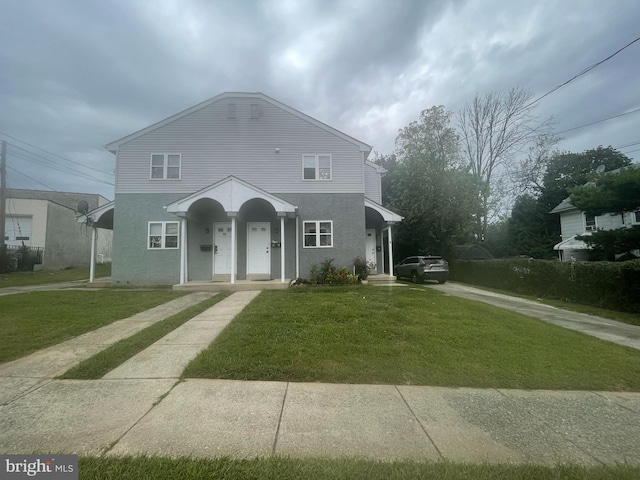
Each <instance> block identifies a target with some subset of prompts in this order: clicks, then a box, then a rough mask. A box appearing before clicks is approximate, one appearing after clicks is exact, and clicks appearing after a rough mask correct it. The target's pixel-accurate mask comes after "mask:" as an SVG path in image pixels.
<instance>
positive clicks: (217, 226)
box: [213, 223, 231, 275]
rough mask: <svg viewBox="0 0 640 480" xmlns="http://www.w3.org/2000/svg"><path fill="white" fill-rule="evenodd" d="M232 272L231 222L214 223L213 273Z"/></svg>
mask: <svg viewBox="0 0 640 480" xmlns="http://www.w3.org/2000/svg"><path fill="white" fill-rule="evenodd" d="M229 273H231V224H230V223H214V224H213V274H214V275H220V274H229Z"/></svg>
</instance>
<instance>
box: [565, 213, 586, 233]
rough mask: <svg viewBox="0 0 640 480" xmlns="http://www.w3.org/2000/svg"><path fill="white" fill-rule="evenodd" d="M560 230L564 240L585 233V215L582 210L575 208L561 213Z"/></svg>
mask: <svg viewBox="0 0 640 480" xmlns="http://www.w3.org/2000/svg"><path fill="white" fill-rule="evenodd" d="M560 231H561V232H562V240H567V239H569V238H571V237H573V236H574V235H581V234H583V233H584V217H583V215H582V212H580V211H578V210H575V211H572V212H568V213H563V214H561V215H560Z"/></svg>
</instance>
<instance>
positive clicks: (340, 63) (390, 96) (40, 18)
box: [0, 0, 640, 198]
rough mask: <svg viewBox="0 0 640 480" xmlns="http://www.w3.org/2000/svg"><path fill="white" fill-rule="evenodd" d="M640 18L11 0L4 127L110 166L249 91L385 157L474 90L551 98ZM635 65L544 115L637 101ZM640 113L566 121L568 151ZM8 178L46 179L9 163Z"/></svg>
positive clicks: (571, 10) (448, 7) (527, 8)
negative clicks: (513, 90) (223, 97)
mask: <svg viewBox="0 0 640 480" xmlns="http://www.w3.org/2000/svg"><path fill="white" fill-rule="evenodd" d="M639 16H640V15H639V11H638V7H637V6H636V5H635V2H626V1H619V2H609V3H605V4H603V3H602V2H600V1H596V0H585V1H583V2H580V3H579V4H577V3H574V2H555V1H552V0H546V1H539V2H535V3H534V4H530V5H527V4H520V3H519V2H509V3H506V2H503V1H500V0H492V1H479V0H466V1H456V2H446V1H444V0H442V1H433V2H431V1H430V2H425V1H423V0H406V1H403V2H396V1H393V0H379V1H373V2H372V1H366V0H352V1H348V2H345V1H338V0H332V1H322V0H310V1H308V2H298V1H294V0H264V1H248V0H247V1H238V0H218V1H216V2H210V1H206V0H180V1H179V0H163V1H157V2H130V1H126V0H116V1H111V2H100V1H97V0H95V1H94V0H89V1H83V2H77V1H72V0H57V1H56V2H39V1H35V0H23V1H21V2H6V3H5V5H3V29H2V30H0V111H2V115H0V131H2V132H5V133H6V134H9V135H12V136H14V137H17V138H20V139H22V140H25V141H27V142H30V143H32V144H34V145H37V146H39V147H41V148H44V149H46V150H49V151H52V152H54V153H57V154H59V155H61V156H63V157H65V158H69V159H71V160H74V161H77V162H81V163H84V164H86V165H88V166H90V167H93V168H98V169H100V170H108V171H110V170H112V169H113V167H114V158H113V156H112V155H111V154H109V153H108V152H106V151H105V150H104V149H103V148H102V146H103V145H104V144H105V143H107V142H109V141H112V140H115V139H117V138H120V137H122V136H124V135H127V134H129V133H131V132H133V131H136V130H138V129H140V128H144V127H145V126H148V125H149V124H151V123H153V122H156V121H158V120H161V119H163V118H165V117H167V116H169V115H172V114H174V113H176V112H178V111H181V110H183V109H185V108H188V107H190V106H192V105H194V104H196V103H199V102H201V101H204V100H206V99H207V98H210V97H212V96H214V95H217V94H219V93H221V92H223V91H244V90H246V91H263V92H264V93H266V94H268V95H271V96H273V97H274V98H276V99H278V100H281V101H283V102H284V103H287V104H289V105H291V106H292V107H294V108H297V109H299V110H301V111H304V112H305V113H308V114H310V115H312V116H315V117H316V118H318V119H319V120H321V121H323V122H326V123H328V124H330V125H332V126H335V127H336V128H338V129H341V130H343V131H344V132H345V133H348V134H350V135H353V136H355V137H357V138H360V139H361V140H362V141H364V142H367V143H370V144H372V145H373V146H374V148H375V149H376V150H378V151H381V152H383V153H389V152H391V151H392V149H393V144H394V139H395V136H396V134H397V131H398V129H400V128H402V127H404V126H405V125H406V124H408V123H409V122H410V121H412V120H415V119H416V118H417V116H418V114H419V112H420V111H421V110H423V109H425V108H429V107H431V106H432V105H440V104H444V105H445V106H446V107H447V108H448V109H449V110H457V109H459V108H460V107H461V106H462V105H463V104H464V103H465V102H467V101H469V100H471V99H472V98H473V96H474V95H475V94H476V93H481V94H482V93H487V92H489V91H499V90H505V89H508V88H510V87H513V86H517V85H520V86H523V87H525V88H527V89H529V90H531V91H532V92H533V94H534V96H539V95H542V94H543V93H545V92H546V91H548V90H549V89H550V88H552V87H553V86H555V85H557V84H559V83H561V82H563V81H565V80H567V79H568V78H570V77H571V76H573V75H575V74H577V73H578V72H579V71H580V70H582V69H583V68H584V67H586V66H589V65H591V64H592V63H594V62H596V61H599V60H601V59H603V58H604V57H606V56H607V55H609V54H611V53H612V52H613V51H615V50H616V49H617V48H620V47H621V46H622V45H624V44H625V43H627V42H629V41H631V40H632V39H633V38H635V37H637V36H638V29H637V22H638V18H639ZM639 76H640V42H639V43H638V44H635V45H634V46H632V47H630V48H629V49H627V50H625V51H624V52H622V53H621V54H620V55H618V56H616V57H615V58H613V59H612V60H610V61H608V62H606V63H605V64H603V65H601V66H599V67H598V68H596V69H594V70H593V71H592V72H589V73H588V74H586V75H585V76H583V77H581V78H580V79H577V80H576V81H574V82H572V83H571V84H569V85H567V86H566V87H563V88H562V89H560V90H558V91H557V92H555V93H554V94H552V95H550V96H549V97H547V98H545V99H544V100H542V101H541V102H540V103H539V106H538V109H537V110H538V113H539V114H540V115H541V116H548V115H554V116H555V117H556V119H557V121H558V123H557V129H558V130H563V129H567V128H571V127H575V126H578V125H581V124H584V123H588V122H591V121H595V120H598V119H601V118H604V117H607V116H612V115H616V114H619V113H622V112H624V111H629V110H631V109H633V108H640V91H639V90H638V88H637V79H638V78H639ZM639 123H640V113H639V114H637V115H629V116H627V117H622V118H621V119H617V120H613V121H610V122H605V123H602V124H599V125H596V126H594V127H590V128H587V129H581V130H576V131H574V132H569V133H567V134H566V135H565V140H564V142H563V143H562V144H561V145H560V147H561V148H563V149H568V150H572V151H581V150H584V149H587V148H593V147H595V146H597V145H599V144H604V145H609V144H611V145H614V146H616V145H622V144H626V143H630V142H633V141H636V140H640V138H638V136H639V134H638V131H640V129H639V128H638V125H639ZM0 138H6V139H7V140H8V141H9V142H10V143H12V144H15V145H18V146H22V147H25V148H26V146H25V145H24V144H20V143H18V142H17V141H15V140H13V139H11V138H7V137H4V136H3V135H1V134H0ZM632 149H633V148H632V147H629V148H627V149H626V150H627V151H628V150H632ZM13 151H14V152H17V150H13ZM623 151H624V150H623ZM11 152H12V150H10V153H11ZM40 154H42V155H44V156H46V154H44V153H42V152H40ZM630 156H631V157H635V158H640V156H639V155H638V152H635V153H630ZM24 157H25V156H24V155H23V156H22V157H20V156H19V155H15V156H14V158H12V157H11V155H10V156H9V162H10V165H12V166H13V168H15V169H18V170H20V171H22V172H24V173H26V174H28V175H29V176H32V177H33V178H34V179H36V180H38V181H40V182H42V183H45V184H47V185H50V186H51V187H53V188H55V189H58V190H82V191H96V192H99V193H102V194H103V195H105V196H107V197H110V198H112V197H113V191H112V188H110V187H108V186H105V185H102V184H98V183H93V182H90V181H88V180H86V179H81V178H78V177H73V176H70V175H65V174H62V173H61V172H58V171H56V170H51V169H47V168H43V167H42V166H41V165H40V166H39V165H37V164H34V163H31V162H28V161H27V158H29V157H28V155H27V156H26V157H27V158H24ZM51 158H52V159H53V160H55V161H56V162H62V163H64V162H63V161H62V160H60V159H57V158H56V157H51ZM70 166H72V165H70ZM73 168H79V167H77V165H76V166H73ZM86 172H87V173H91V174H94V175H100V174H98V173H97V172H95V171H90V170H87V171H86ZM100 176H101V177H102V178H105V179H109V178H110V177H108V176H106V175H100ZM111 178H112V177H111ZM9 182H10V185H12V186H16V187H35V186H37V185H34V184H33V183H32V182H31V181H29V180H26V179H24V178H21V177H20V175H18V174H15V172H12V171H10V176H9Z"/></svg>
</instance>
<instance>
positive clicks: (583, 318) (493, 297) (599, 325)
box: [420, 282, 640, 350]
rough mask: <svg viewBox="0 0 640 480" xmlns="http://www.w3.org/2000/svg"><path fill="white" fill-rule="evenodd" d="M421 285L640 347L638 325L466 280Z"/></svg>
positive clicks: (619, 342) (612, 340) (604, 338)
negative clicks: (512, 295) (492, 290)
mask: <svg viewBox="0 0 640 480" xmlns="http://www.w3.org/2000/svg"><path fill="white" fill-rule="evenodd" d="M420 288H431V289H433V290H438V291H439V292H442V293H444V294H446V295H453V296H456V297H463V298H468V299H470V300H475V301H478V302H483V303H488V304H490V305H495V306H496V307H500V308H504V309H507V310H511V311H513V312H518V313H521V314H523V315H527V316H529V317H534V318H538V319H540V320H544V321H545V322H549V323H553V324H554V325H559V326H561V327H564V328H569V329H571V330H577V331H578V332H582V333H586V334H587V335H591V336H593V337H597V338H600V339H602V340H607V341H609V342H613V343H617V344H618V345H622V346H625V347H631V348H635V349H636V350H640V326H637V325H630V324H628V323H622V322H616V321H615V320H609V319H607V318H602V317H596V316H594V315H587V314H584V313H577V312H572V311H569V310H563V309H561V308H556V307H552V306H551V305H545V304H544V303H539V302H534V301H531V300H527V299H524V298H519V297H511V296H508V295H502V294H499V293H494V292H490V291H487V290H481V289H479V288H474V287H470V286H468V285H464V284H462V283H455V282H448V283H445V284H444V285H439V284H436V283H429V284H425V285H423V286H421V287H420Z"/></svg>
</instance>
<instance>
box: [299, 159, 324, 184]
mask: <svg viewBox="0 0 640 480" xmlns="http://www.w3.org/2000/svg"><path fill="white" fill-rule="evenodd" d="M302 178H303V179H304V180H331V155H329V154H321V155H303V156H302Z"/></svg>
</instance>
